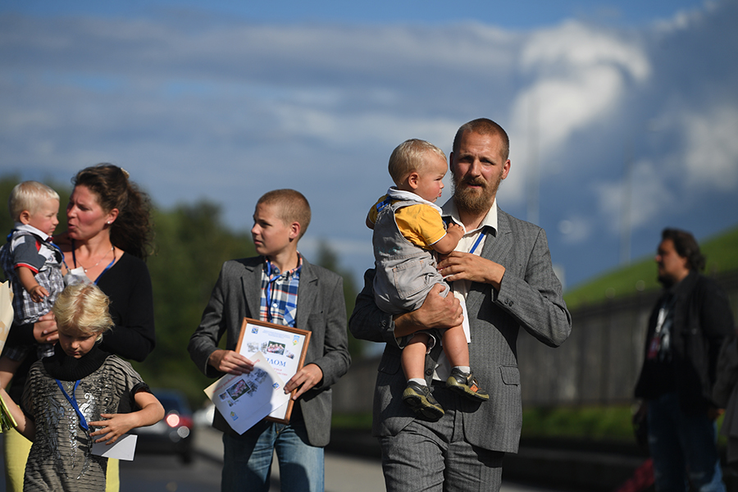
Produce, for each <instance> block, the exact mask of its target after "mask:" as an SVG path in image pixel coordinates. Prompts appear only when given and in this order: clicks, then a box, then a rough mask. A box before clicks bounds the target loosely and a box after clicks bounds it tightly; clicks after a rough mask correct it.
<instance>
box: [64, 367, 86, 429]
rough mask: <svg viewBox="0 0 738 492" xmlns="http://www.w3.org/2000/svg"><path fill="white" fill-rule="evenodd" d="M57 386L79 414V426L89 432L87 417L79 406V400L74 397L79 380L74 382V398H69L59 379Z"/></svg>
mask: <svg viewBox="0 0 738 492" xmlns="http://www.w3.org/2000/svg"><path fill="white" fill-rule="evenodd" d="M56 384H57V386H59V389H60V390H61V391H62V393H64V398H66V399H67V401H68V402H69V404H70V405H72V408H74V411H75V412H76V413H77V416H78V417H79V425H80V427H82V428H83V429H84V430H89V429H88V427H87V419H85V416H84V415H82V410H80V409H79V405H77V398H76V397H75V396H74V393H76V392H77V386H79V379H78V380H77V381H75V382H74V389H73V390H72V396H69V394H68V393H67V392H66V391H65V390H64V386H62V383H61V381H59V380H58V379H57V380H56Z"/></svg>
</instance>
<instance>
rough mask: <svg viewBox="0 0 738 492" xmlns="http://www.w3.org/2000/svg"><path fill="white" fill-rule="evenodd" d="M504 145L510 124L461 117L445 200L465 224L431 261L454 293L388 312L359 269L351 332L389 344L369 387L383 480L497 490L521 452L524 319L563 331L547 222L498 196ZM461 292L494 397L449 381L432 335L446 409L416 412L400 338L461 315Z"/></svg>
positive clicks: (567, 328)
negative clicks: (515, 212)
mask: <svg viewBox="0 0 738 492" xmlns="http://www.w3.org/2000/svg"><path fill="white" fill-rule="evenodd" d="M508 154H509V140H508V137H507V134H506V133H505V131H504V130H503V129H502V127H500V126H499V125H498V124H497V123H495V122H493V121H491V120H488V119H485V118H482V119H477V120H474V121H471V122H469V123H466V124H465V125H463V126H462V127H461V128H459V130H458V132H457V133H456V137H455V138H454V144H453V152H452V153H451V155H450V156H449V160H450V168H451V172H452V174H453V183H454V196H453V198H452V199H451V200H449V201H448V202H447V203H446V204H445V205H444V206H443V211H444V214H445V215H450V216H453V217H454V218H455V219H456V220H457V221H459V222H461V223H462V224H464V227H465V229H466V231H467V232H466V234H465V235H464V237H463V238H462V239H461V241H459V245H458V246H457V248H456V251H454V252H452V253H451V254H449V255H448V256H447V257H445V258H443V259H442V260H441V261H440V262H439V263H438V268H439V270H440V271H441V273H442V274H443V275H444V276H445V277H446V280H447V281H448V282H449V283H451V285H452V286H453V290H454V296H448V297H446V298H443V297H441V296H438V295H428V296H427V298H426V301H425V303H424V304H423V306H422V307H421V308H420V309H418V310H417V311H413V312H411V313H406V314H402V315H400V316H394V317H393V316H391V315H388V314H386V313H384V312H382V311H381V310H379V309H378V308H377V307H376V305H375V303H374V296H373V293H372V283H373V278H374V270H369V271H367V273H366V274H365V277H364V281H365V285H364V289H363V290H362V292H361V293H360V294H359V296H358V297H357V300H356V306H355V309H354V312H353V314H352V316H351V319H350V321H349V328H350V330H351V332H352V333H353V334H354V336H355V337H356V338H359V339H364V340H371V341H375V342H386V344H387V345H386V348H385V350H384V354H383V356H382V360H381V362H380V365H379V372H378V375H377V383H376V389H375V394H374V412H373V413H374V422H373V433H374V434H375V435H376V436H377V437H378V438H379V441H380V444H381V447H382V468H383V472H384V477H385V484H386V487H387V490H388V491H402V492H408V491H414V490H417V491H420V490H423V491H429V490H432V491H464V492H470V491H477V490H478V491H482V490H484V491H489V490H499V488H500V482H501V479H502V459H503V456H504V454H505V453H515V452H517V450H518V443H519V440H520V429H521V427H522V405H521V391H520V372H519V371H518V361H517V348H516V343H517V336H518V331H519V330H520V328H521V327H522V328H523V329H525V330H526V331H527V332H529V333H530V334H531V335H533V336H534V337H535V338H537V339H538V340H540V341H541V342H543V343H545V344H546V345H549V346H552V347H556V346H558V345H560V344H561V343H563V342H564V341H565V340H566V338H567V337H568V336H569V333H570V332H571V316H570V314H569V312H568V310H567V309H566V304H565V303H564V300H563V299H562V293H561V291H562V288H561V283H560V282H559V280H558V279H557V278H556V276H555V274H554V271H553V268H552V265H551V255H550V252H549V249H548V242H547V240H546V233H545V232H544V231H543V229H541V228H540V227H538V226H535V225H533V224H530V223H528V222H524V221H522V220H519V219H516V218H514V217H512V216H510V215H508V214H506V213H505V212H503V211H502V210H500V209H499V208H498V207H497V203H496V195H497V189H498V187H499V185H500V182H501V181H502V180H503V179H505V178H507V175H508V173H509V172H510V160H509V159H508ZM435 289H436V290H434V291H431V292H435V293H438V292H439V291H440V290H441V288H440V286H436V287H435ZM459 299H463V301H464V302H465V307H466V312H467V316H468V318H469V323H470V328H471V343H470V345H469V355H470V361H471V367H473V368H474V373H475V375H476V377H477V379H478V380H479V382H480V385H481V386H482V387H484V388H485V389H487V391H488V392H489V394H490V399H489V401H488V402H484V403H482V402H473V401H470V400H469V399H467V398H464V397H462V396H460V395H458V394H457V393H455V392H452V391H449V390H448V389H446V387H445V381H446V378H447V377H448V371H449V367H448V363H447V361H446V360H445V357H444V355H443V351H442V350H441V348H440V347H438V346H436V347H434V349H433V350H431V352H430V354H429V356H428V358H427V363H426V380H427V383H428V384H432V388H433V394H434V396H435V399H436V400H438V402H439V403H440V404H441V405H442V406H443V408H444V409H445V411H446V413H445V415H444V416H443V417H442V418H441V419H440V420H438V421H436V422H429V421H424V420H421V419H417V418H415V414H413V413H412V411H411V410H410V409H409V407H407V406H406V405H403V403H402V392H403V390H404V389H405V385H406V381H405V380H404V376H403V372H402V370H401V367H400V353H401V348H400V347H399V345H398V341H399V340H400V338H401V337H403V336H405V335H408V334H411V333H414V332H415V331H418V330H424V329H432V328H440V329H444V328H449V327H452V326H456V325H459V324H461V320H462V318H463V310H462V307H461V304H460V301H459ZM434 382H435V383H434ZM441 382H444V383H443V384H439V383H441Z"/></svg>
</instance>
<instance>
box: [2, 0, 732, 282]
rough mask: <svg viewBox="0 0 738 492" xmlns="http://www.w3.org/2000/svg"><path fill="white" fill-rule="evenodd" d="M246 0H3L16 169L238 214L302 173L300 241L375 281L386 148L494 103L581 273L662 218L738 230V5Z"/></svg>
mask: <svg viewBox="0 0 738 492" xmlns="http://www.w3.org/2000/svg"><path fill="white" fill-rule="evenodd" d="M251 3H252V2H242V1H220V2H217V1H216V2H200V1H176V2H175V1H165V0H153V1H151V0H149V1H146V2H143V1H128V2H115V3H112V2H99V1H96V2H92V1H65V2H59V1H33V0H31V1H29V0H25V1H19V0H12V1H8V0H6V1H4V2H2V3H0V67H2V70H0V112H2V114H3V118H0V146H1V147H2V149H3V152H2V153H1V154H0V172H3V173H6V172H15V173H19V174H20V175H21V177H22V178H24V179H42V180H43V179H55V180H57V181H59V182H68V180H69V178H70V177H71V176H72V175H73V174H74V173H75V172H76V171H77V170H79V169H80V168H82V167H84V166H87V165H91V164H94V163H97V162H114V163H116V164H119V165H121V166H123V167H124V168H126V169H127V170H128V171H129V172H130V173H131V176H132V179H134V180H135V181H137V182H138V183H139V184H141V185H142V187H143V188H144V189H146V190H147V191H148V192H149V193H150V194H151V195H152V197H153V199H154V201H155V202H156V203H157V204H158V205H159V206H162V207H172V206H174V205H175V204H177V203H182V202H186V203H194V202H195V201H196V200H199V199H207V200H210V201H213V202H215V203H218V204H219V205H221V207H222V209H223V216H224V219H225V220H226V222H227V223H229V224H230V225H231V226H232V227H233V228H235V229H244V228H249V227H250V225H251V215H252V212H253V206H254V203H255V202H256V200H257V198H258V197H259V196H260V195H261V193H263V192H264V191H266V190H269V189H273V188H277V187H293V188H296V189H299V190H300V191H302V192H303V193H305V195H306V196H307V197H308V199H309V200H310V202H311V205H312V207H313V213H314V220H313V223H312V224H311V226H310V230H309V231H308V233H307V235H306V236H305V238H304V239H303V242H302V247H301V249H302V251H303V252H304V253H305V254H306V256H308V258H310V257H311V256H313V257H314V253H315V251H316V248H317V244H318V243H319V241H325V242H327V243H328V244H329V245H330V246H331V247H332V248H333V249H334V250H335V251H336V252H337V253H338V254H339V256H340V258H341V260H342V263H343V264H344V265H345V266H347V267H350V268H351V269H352V270H353V271H354V272H356V274H357V278H360V273H361V272H362V271H363V270H364V269H366V268H368V267H370V266H371V264H372V255H371V246H370V243H371V241H370V239H371V235H370V231H369V230H368V229H366V227H365V226H364V225H363V222H364V216H365V214H366V210H367V208H368V207H369V206H370V205H371V204H372V203H373V202H374V200H376V198H377V197H379V196H380V195H381V194H383V193H384V191H385V190H386V189H387V187H388V186H389V185H390V184H391V182H390V179H389V176H388V175H387V172H386V163H387V159H388V157H389V154H390V153H391V152H392V149H393V148H394V147H395V146H396V145H398V144H399V143H400V142H402V141H404V140H406V139H407V138H413V137H415V138H423V139H426V140H429V141H431V142H433V143H436V144H437V145H439V146H440V147H441V148H443V149H444V150H445V151H446V152H448V151H450V146H451V140H452V138H453V134H454V132H455V130H456V129H457V128H458V127H459V126H460V125H461V124H463V123H464V122H466V121H468V120H471V119H473V118H476V117H480V116H486V117H489V118H492V119H494V120H496V121H498V122H499V123H500V124H502V125H503V126H504V127H505V128H506V129H507V131H508V133H509V134H510V137H511V160H512V169H511V172H510V177H509V178H508V179H507V180H506V181H505V182H504V183H503V186H502V188H501V190H500V194H499V202H500V206H501V207H502V208H503V209H504V210H506V211H508V212H510V213H512V214H513V215H516V216H518V217H520V218H523V219H528V220H531V221H533V222H536V223H538V224H539V225H541V226H542V227H544V228H545V229H546V231H547V233H548V237H549V242H550V245H551V251H552V256H553V259H554V262H555V263H556V264H557V266H558V267H559V268H560V271H562V272H563V274H562V276H563V278H564V280H565V283H566V284H567V285H575V284H577V283H579V282H582V281H584V280H586V279H588V278H590V277H592V276H594V275H597V274H599V273H602V272H604V271H606V270H608V269H611V268H614V267H616V266H617V265H618V264H619V263H620V261H621V259H622V257H623V256H624V255H626V254H627V255H628V256H630V257H633V258H640V257H642V256H644V255H651V254H652V253H653V251H654V249H655V246H656V243H657V242H658V237H659V232H660V230H661V229H662V228H663V227H665V226H675V227H682V228H685V229H688V230H692V231H693V232H694V233H695V234H696V236H697V237H698V238H705V237H709V236H710V235H713V234H715V233H718V232H720V231H723V230H725V229H726V228H728V227H731V226H734V225H735V224H736V223H738V215H736V213H735V211H736V210H738V139H736V138H735V136H736V135H738V93H737V92H736V91H735V87H738V64H736V63H735V59H736V54H738V33H737V32H736V29H735V28H734V26H735V25H736V22H737V21H738V2H737V1H736V0H720V1H714V2H701V1H686V0H680V1H668V2H667V1H645V2H644V1H640V2H637V1H621V2H607V1H557V2H551V1H543V0H541V1H518V2H504V3H503V2H489V1H486V2H483V1H467V2H462V3H461V4H459V6H454V7H455V8H452V7H451V4H450V3H449V2H440V1H432V2H392V3H389V2H381V1H380V2H372V3H371V4H368V3H367V4H357V3H356V2H278V1H275V2H261V3H258V4H255V5H251ZM451 192H452V191H451V187H450V186H448V187H447V188H446V190H445V191H444V198H442V199H441V202H443V201H445V199H446V198H447V197H448V196H450V195H451ZM0 198H1V197H0ZM626 225H627V227H626ZM623 231H629V232H628V234H627V235H624V234H623ZM624 237H625V238H627V241H624V240H623V238H624Z"/></svg>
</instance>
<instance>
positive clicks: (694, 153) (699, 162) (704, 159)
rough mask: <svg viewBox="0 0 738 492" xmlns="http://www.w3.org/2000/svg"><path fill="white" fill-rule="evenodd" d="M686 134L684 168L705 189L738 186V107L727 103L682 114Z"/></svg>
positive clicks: (697, 185) (690, 181)
mask: <svg viewBox="0 0 738 492" xmlns="http://www.w3.org/2000/svg"><path fill="white" fill-rule="evenodd" d="M682 126H683V131H684V136H685V147H686V148H685V152H684V161H683V163H682V166H683V172H684V173H685V174H686V177H687V183H688V184H689V185H691V186H696V187H699V188H701V189H705V190H709V189H717V190H720V191H732V190H736V188H737V187H738V107H736V106H732V105H723V106H718V107H712V108H709V109H708V110H706V111H704V112H702V113H690V114H685V115H684V116H683V118H682Z"/></svg>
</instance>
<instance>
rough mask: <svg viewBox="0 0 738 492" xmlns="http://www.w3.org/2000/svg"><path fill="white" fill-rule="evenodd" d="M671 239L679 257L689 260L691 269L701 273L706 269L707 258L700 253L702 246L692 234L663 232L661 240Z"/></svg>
mask: <svg viewBox="0 0 738 492" xmlns="http://www.w3.org/2000/svg"><path fill="white" fill-rule="evenodd" d="M666 239H671V242H673V243H674V249H676V252H677V254H678V255H679V256H681V257H682V258H686V259H687V263H689V269H690V270H694V271H696V272H701V271H702V270H704V269H705V256H704V255H703V254H702V253H701V252H700V245H699V244H698V243H697V240H696V239H695V238H694V236H693V235H692V234H690V233H689V232H687V231H682V230H680V229H671V228H667V229H664V230H663V231H662V232H661V240H662V241H663V240H666Z"/></svg>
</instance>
